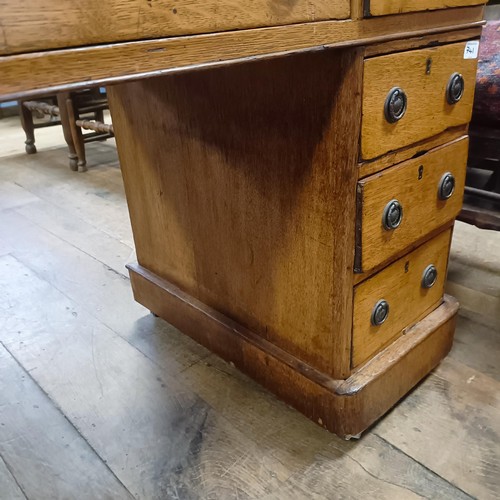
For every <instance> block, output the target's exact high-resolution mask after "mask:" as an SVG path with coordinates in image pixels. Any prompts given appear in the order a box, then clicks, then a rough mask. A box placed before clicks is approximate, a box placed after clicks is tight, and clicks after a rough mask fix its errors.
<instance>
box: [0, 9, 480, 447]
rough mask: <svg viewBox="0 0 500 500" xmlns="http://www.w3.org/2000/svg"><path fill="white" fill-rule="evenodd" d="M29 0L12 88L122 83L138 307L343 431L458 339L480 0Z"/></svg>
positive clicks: (122, 138) (117, 92)
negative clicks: (451, 262) (456, 232)
mask: <svg viewBox="0 0 500 500" xmlns="http://www.w3.org/2000/svg"><path fill="white" fill-rule="evenodd" d="M30 3H31V4H32V9H33V10H34V11H37V10H38V11H39V13H40V16H38V17H35V16H34V17H32V18H31V19H30V21H29V22H27V21H26V22H25V21H24V19H25V18H24V14H23V13H24V12H25V6H23V8H22V9H21V8H20V7H19V6H18V4H17V3H16V2H14V1H9V2H8V7H7V8H6V14H7V15H6V16H4V17H5V19H4V20H3V25H2V27H3V31H4V34H5V37H4V39H3V42H1V41H0V44H1V43H4V45H3V47H2V45H0V48H2V49H3V54H4V57H3V58H1V59H0V74H2V80H1V81H0V94H3V95H4V96H5V97H9V96H19V95H23V96H27V95H29V94H30V93H35V92H39V91H40V89H46V88H47V87H52V88H56V89H57V88H59V87H61V86H65V85H71V87H72V88H73V89H74V88H77V87H78V86H87V87H88V86H89V85H102V84H106V86H107V88H108V92H109V102H110V111H111V114H112V117H113V123H114V127H115V130H116V138H117V146H118V152H119V156H120V163H121V167H122V173H123V178H124V184H125V191H126V195H127V201H128V205H129V209H130V217H131V222H132V228H133V231H134V239H135V245H136V249H137V257H138V263H137V264H132V265H130V266H129V269H130V275H131V280H132V286H133V289H134V295H135V298H136V299H137V300H138V301H139V302H140V303H142V304H143V305H145V306H146V307H148V308H149V309H150V310H151V311H153V312H154V313H155V314H157V315H159V316H161V317H163V318H164V319H166V320H168V321H169V322H170V323H171V324H172V325H174V326H176V327H178V328H179V329H180V330H182V331H184V332H185V333H187V334H188V335H190V336H192V337H193V338H195V339H196V340H197V341H199V342H200V343H202V344H203V345H205V346H207V347H208V348H210V349H211V350H213V351H214V352H216V353H218V354H219V355H221V356H222V357H223V358H225V359H226V360H228V361H231V362H234V364H235V365H236V366H237V367H239V368H240V369H241V370H243V371H245V372H246V373H248V374H249V375H250V376H252V377H253V378H255V379H256V380H258V381H259V382H261V383H262V384H263V385H265V386H266V387H268V388H269V389H271V390H272V391H273V392H274V393H275V394H277V395H278V396H279V397H281V398H282V399H284V400H285V401H287V402H288V403H290V404H291V405H293V406H294V407H295V408H297V409H299V410H300V411H301V412H303V413H304V414H305V415H307V416H308V417H309V418H311V419H312V420H314V421H315V422H317V423H318V424H319V425H322V426H324V427H325V428H327V429H329V430H330V431H333V432H336V433H337V434H339V435H341V436H344V437H349V436H353V435H357V434H359V433H360V432H362V431H363V430H364V429H366V428H367V427H368V426H369V425H371V424H372V423H373V422H374V421H375V420H376V419H377V418H379V417H380V416H381V415H383V414H384V413H385V412H386V411H387V410H388V409H389V408H390V407H391V406H393V405H394V404H395V403H396V402H397V401H398V400H399V399H400V398H401V397H403V396H404V395H405V394H406V393H407V392H408V391H409V390H410V389H411V388H412V387H414V386H415V384H417V383H418V381H419V380H421V379H422V378H423V377H424V376H425V375H426V374H428V373H429V371H430V370H432V369H433V368H434V367H435V366H436V365H437V364H438V363H439V361H440V360H441V359H442V358H443V357H444V356H445V355H446V354H447V353H448V351H449V349H450V347H451V344H452V339H453V333H454V328H455V326H454V325H455V317H456V314H457V310H458V305H457V303H456V301H455V300H454V299H453V298H451V297H446V296H444V294H443V290H444V282H445V277H446V269H447V263H448V254H449V246H450V242H451V234H452V227H453V223H454V219H455V217H456V216H457V214H458V212H459V211H460V208H461V200H462V196H463V189H464V179H465V164H466V155H467V144H468V137H467V128H468V123H469V121H470V117H471V112H472V102H473V97H474V82H475V72H476V64H477V50H476V49H477V43H478V40H479V37H480V33H481V26H482V24H483V23H482V17H483V7H482V5H481V4H482V3H483V2H482V0H448V1H444V0H424V1H419V2H417V1H414V0H393V1H391V2H382V1H379V0H369V1H365V2H362V1H361V0H352V1H350V0H333V1H331V0H312V1H311V0H307V1H306V0H298V1H296V2H293V5H292V3H290V2H289V1H287V0H277V1H276V2H272V3H269V2H267V1H265V0H259V1H257V2H251V1H250V0H238V1H235V0H219V1H217V2H215V1H208V2H207V1H201V0H195V1H193V0H179V1H178V2H176V5H175V8H174V7H172V6H171V5H169V4H168V3H167V2H164V1H162V0H159V1H158V2H150V5H149V7H148V8H147V9H146V10H144V9H142V10H141V2H140V1H139V0H137V1H132V2H124V1H123V0H110V1H109V2H106V3H104V2H101V3H96V4H93V8H92V9H91V10H87V11H82V10H81V8H80V6H79V4H78V3H77V2H76V1H75V2H68V3H67V8H66V9H65V10H64V13H63V12H62V11H61V9H60V8H59V6H58V4H57V3H56V2H55V1H53V0H43V2H42V3H41V4H39V3H37V2H35V1H34V0H33V1H32V2H30ZM40 5H42V7H40ZM110 13H111V15H110ZM116 13H119V15H114V14H116ZM44 16H47V17H46V18H45V19H47V18H48V19H50V22H51V24H52V25H54V23H55V24H56V25H57V26H58V27H59V29H58V30H55V31H53V32H51V37H47V38H40V37H39V36H37V37H35V36H32V33H33V32H34V31H35V30H36V27H37V25H38V23H39V21H38V20H40V19H43V17H44ZM99 17H101V18H106V19H109V23H107V24H106V25H104V24H103V25H102V26H100V25H97V26H96V25H95V22H94V21H95V19H96V18H99ZM33 19H34V20H33ZM75 26H78V29H74V27H75ZM20 27H21V28H23V29H20ZM54 32H55V33H57V36H52V34H53V33H54ZM131 40H135V41H131ZM6 41H8V44H7V42H6ZM111 42H116V43H111ZM78 46H82V47H81V48H72V47H78ZM49 49H51V50H49ZM20 82H22V83H20Z"/></svg>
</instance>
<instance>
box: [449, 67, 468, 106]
mask: <svg viewBox="0 0 500 500" xmlns="http://www.w3.org/2000/svg"><path fill="white" fill-rule="evenodd" d="M464 87H465V82H464V77H463V76H462V75H461V74H460V73H453V74H452V75H451V76H450V79H449V80H448V85H447V86H446V100H447V101H448V104H456V103H457V102H458V101H460V99H462V96H463V95H464Z"/></svg>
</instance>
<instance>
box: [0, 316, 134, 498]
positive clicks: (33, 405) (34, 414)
mask: <svg viewBox="0 0 500 500" xmlns="http://www.w3.org/2000/svg"><path fill="white" fill-rule="evenodd" d="M2 324H3V321H2ZM0 456H1V457H2V460H1V461H0V477H2V478H4V479H5V478H6V474H5V471H6V470H7V469H8V472H10V478H9V477H8V476H7V479H10V486H9V485H8V484H7V485H6V486H5V489H4V483H5V481H4V480H0V485H2V488H1V489H0V497H1V498H4V499H6V500H7V499H9V500H10V499H11V498H24V495H25V496H26V497H27V498H33V499H36V498H47V499H49V498H74V495H75V492H78V498H81V499H89V500H91V499H96V498H102V499H105V498H106V499H122V498H123V499H126V498H131V495H130V494H129V493H128V491H127V490H126V489H125V488H124V487H123V485H122V484H121V483H120V482H119V481H118V480H117V479H116V477H115V476H114V475H113V473H112V472H111V471H110V470H109V468H108V467H107V466H106V464H105V463H104V462H103V461H102V460H101V459H100V457H99V456H98V455H96V453H95V452H94V451H93V450H92V448H91V447H90V446H89V445H88V444H87V443H86V442H85V440H84V439H83V438H82V436H81V435H80V434H79V433H78V432H77V431H76V429H75V428H74V427H73V426H72V425H71V423H70V422H68V420H67V419H66V418H65V417H64V415H62V414H61V413H60V411H59V410H58V409H57V408H56V407H55V406H54V404H53V403H52V401H50V399H49V398H48V397H47V396H46V395H45V394H44V393H43V392H42V391H41V390H40V388H39V387H38V386H37V385H36V384H35V383H34V382H33V380H31V378H30V375H29V374H28V373H26V371H24V370H23V369H22V368H21V367H20V366H19V365H18V364H17V363H16V361H15V360H14V358H13V357H12V356H11V355H10V354H9V353H8V352H7V350H6V349H5V348H4V347H2V346H1V345H0ZM14 478H15V482H13V481H12V479H14ZM7 488H10V489H7ZM11 495H12V496H11ZM16 495H17V496H16Z"/></svg>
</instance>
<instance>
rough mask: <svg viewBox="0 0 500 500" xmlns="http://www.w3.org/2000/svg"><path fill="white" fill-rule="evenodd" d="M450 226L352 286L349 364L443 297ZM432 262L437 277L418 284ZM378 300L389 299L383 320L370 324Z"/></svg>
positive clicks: (363, 358)
mask: <svg viewBox="0 0 500 500" xmlns="http://www.w3.org/2000/svg"><path fill="white" fill-rule="evenodd" d="M450 242H451V229H449V230H447V231H445V232H443V233H441V234H440V235H439V236H437V237H436V238H434V239H432V240H431V241H430V242H428V243H426V244H424V245H422V246H421V247H419V248H417V250H415V251H413V252H412V253H411V254H409V255H406V256H404V257H402V258H401V259H399V260H397V261H396V262H394V263H393V264H391V265H390V266H389V267H386V268H385V269H384V270H383V271H381V272H379V273H378V274H376V275H375V276H373V277H372V278H370V279H368V280H366V281H364V282H363V283H361V284H360V285H358V286H357V287H356V288H355V289H354V324H353V339H352V364H353V366H354V367H355V366H358V365H360V364H361V363H363V362H365V361H366V360H367V359H369V358H370V357H371V356H373V355H374V354H375V353H376V352H378V351H380V350H381V349H382V348H383V347H385V346H386V345H387V344H388V343H390V342H391V341H392V340H394V339H395V338H396V337H398V336H399V335H401V334H402V333H403V330H404V329H405V328H407V327H409V326H411V325H412V324H413V323H415V322H416V321H418V319H419V318H421V317H422V316H423V315H425V314H426V313H427V312H429V310H431V309H434V308H435V307H436V306H437V305H438V304H439V303H440V302H441V300H442V297H443V291H444V283H445V279H446V268H447V264H448V251H449V247H450ZM430 264H433V265H434V266H435V267H436V269H437V271H438V275H437V281H436V283H435V284H434V286H432V287H431V288H423V287H422V286H421V282H422V276H423V272H424V269H425V268H426V267H427V266H428V265H430ZM379 300H386V301H387V302H388V303H389V315H388V317H387V319H386V321H385V322H384V323H382V324H381V325H379V326H373V325H372V324H371V321H370V318H371V313H372V310H373V307H374V306H375V304H376V303H377V302H378V301H379Z"/></svg>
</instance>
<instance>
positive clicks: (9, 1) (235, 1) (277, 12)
mask: <svg viewBox="0 0 500 500" xmlns="http://www.w3.org/2000/svg"><path fill="white" fill-rule="evenodd" d="M0 11H1V12H2V35H3V36H2V37H0V54H13V53H19V52H34V51H39V50H48V49H56V48H62V47H77V46H82V45H92V44H101V43H110V42H121V41H132V40H140V39H148V38H161V37H167V36H178V35H191V34H196V33H213V32H218V31H228V30H236V29H246V28H257V27H261V26H277V25H282V24H293V23H301V22H308V21H321V20H327V19H346V18H348V17H349V12H350V0H295V1H293V2H290V1H288V0H273V1H272V2H269V1H268V0H176V1H175V2H170V1H168V0H106V1H104V2H103V1H101V0H86V1H85V8H82V3H81V2H80V1H78V0H58V1H56V0H25V1H24V2H17V1H15V0H1V1H0ZM103 19H105V20H106V22H102V20H103ZM48 27H50V28H48Z"/></svg>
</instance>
